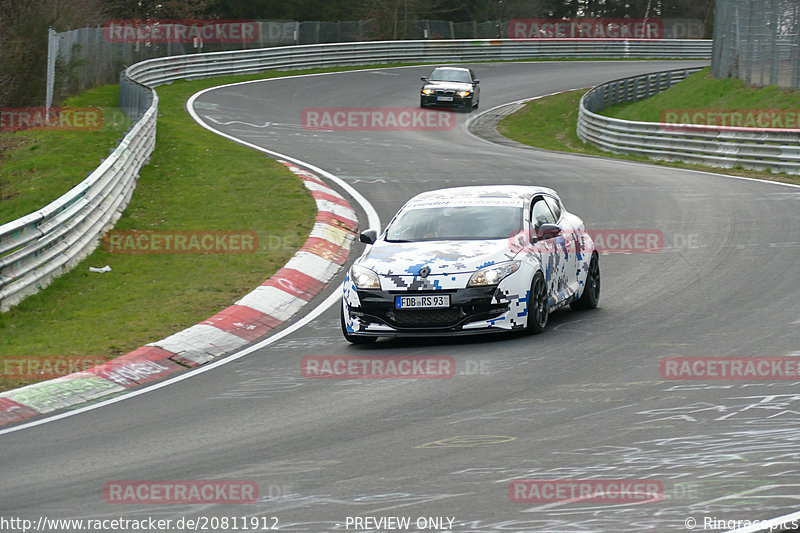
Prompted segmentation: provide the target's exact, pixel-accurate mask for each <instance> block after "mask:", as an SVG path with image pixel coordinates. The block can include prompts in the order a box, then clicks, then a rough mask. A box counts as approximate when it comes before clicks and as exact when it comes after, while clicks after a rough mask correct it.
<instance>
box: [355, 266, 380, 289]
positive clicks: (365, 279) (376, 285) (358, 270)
mask: <svg viewBox="0 0 800 533" xmlns="http://www.w3.org/2000/svg"><path fill="white" fill-rule="evenodd" d="M350 275H351V276H352V278H353V283H355V284H356V288H357V289H380V288H381V281H380V280H379V279H378V275H377V274H376V273H375V272H373V271H372V270H370V269H368V268H364V267H362V266H358V265H353V268H351V269H350Z"/></svg>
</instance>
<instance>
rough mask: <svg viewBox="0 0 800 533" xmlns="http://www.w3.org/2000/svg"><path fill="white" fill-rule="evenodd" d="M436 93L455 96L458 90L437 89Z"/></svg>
mask: <svg viewBox="0 0 800 533" xmlns="http://www.w3.org/2000/svg"><path fill="white" fill-rule="evenodd" d="M434 94H436V95H437V96H453V95H455V94H456V92H455V91H454V90H453V89H436V91H435V92H434Z"/></svg>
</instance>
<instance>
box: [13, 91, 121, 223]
mask: <svg viewBox="0 0 800 533" xmlns="http://www.w3.org/2000/svg"><path fill="white" fill-rule="evenodd" d="M118 96H119V89H118V87H117V86H115V85H109V86H105V87H98V88H96V89H92V90H90V91H87V92H85V93H83V94H80V95H78V96H74V97H72V98H70V99H68V100H67V101H66V102H64V107H76V108H83V107H98V108H100V109H101V112H102V117H103V121H102V127H101V128H100V129H98V130H73V131H67V130H28V131H19V132H4V133H2V134H0V206H2V211H0V224H4V223H6V222H10V221H12V220H15V219H17V218H19V217H21V216H24V215H27V214H28V213H31V212H33V211H36V210H37V209H40V208H42V207H44V206H45V205H47V204H49V203H50V202H52V201H53V200H55V199H56V198H58V197H59V196H61V195H62V194H64V193H65V192H67V191H68V190H69V189H71V188H72V187H73V186H75V185H77V184H78V183H79V182H80V181H81V179H83V178H85V177H86V176H88V175H89V174H90V173H91V172H92V171H93V170H94V169H95V168H97V166H98V165H99V164H100V162H101V161H102V160H103V158H105V157H107V156H108V154H109V152H110V151H111V150H113V149H114V147H115V146H116V145H117V141H118V140H119V139H121V138H122V136H123V135H124V133H125V130H126V129H127V128H128V126H129V125H130V121H129V120H128V118H127V117H126V116H125V114H124V113H122V112H121V110H120V109H119V108H118V107H117V105H118V104H117V102H118Z"/></svg>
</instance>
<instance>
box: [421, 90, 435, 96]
mask: <svg viewBox="0 0 800 533" xmlns="http://www.w3.org/2000/svg"><path fill="white" fill-rule="evenodd" d="M422 94H425V95H430V94H433V89H422Z"/></svg>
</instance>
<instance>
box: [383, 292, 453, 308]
mask: <svg viewBox="0 0 800 533" xmlns="http://www.w3.org/2000/svg"><path fill="white" fill-rule="evenodd" d="M442 307H450V295H449V294H442V295H438V294H437V295H433V294H422V295H416V296H395V297H394V308H395V309H439V308H442Z"/></svg>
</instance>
